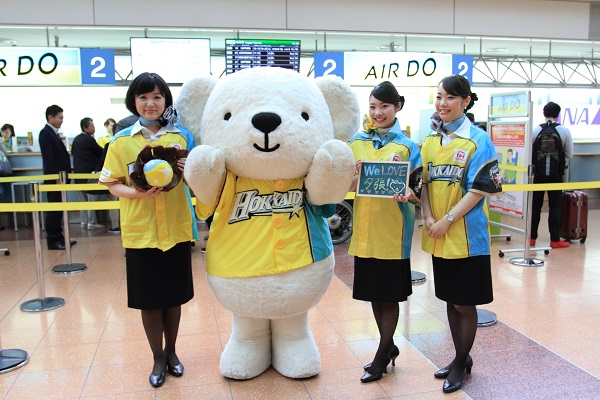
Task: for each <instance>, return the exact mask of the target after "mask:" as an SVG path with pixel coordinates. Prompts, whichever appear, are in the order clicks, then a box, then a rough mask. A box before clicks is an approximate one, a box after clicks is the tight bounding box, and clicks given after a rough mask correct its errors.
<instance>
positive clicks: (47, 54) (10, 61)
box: [0, 47, 115, 86]
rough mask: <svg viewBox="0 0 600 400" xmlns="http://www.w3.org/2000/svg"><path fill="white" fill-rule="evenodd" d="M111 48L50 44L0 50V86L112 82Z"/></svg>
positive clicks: (113, 82) (113, 79)
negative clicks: (53, 45) (65, 46)
mask: <svg viewBox="0 0 600 400" xmlns="http://www.w3.org/2000/svg"><path fill="white" fill-rule="evenodd" d="M114 84H115V61H114V51H112V50H98V49H69V48H52V47H9V48H3V49H0V86H72V85H114Z"/></svg>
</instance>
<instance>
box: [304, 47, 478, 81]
mask: <svg viewBox="0 0 600 400" xmlns="http://www.w3.org/2000/svg"><path fill="white" fill-rule="evenodd" d="M314 57H315V77H319V76H324V75H336V76H339V77H341V78H343V79H344V81H346V83H348V84H349V85H351V86H374V85H376V84H377V83H379V82H381V81H383V80H387V81H390V82H392V83H393V84H394V85H395V86H415V87H418V86H429V87H431V86H437V85H438V84H439V83H440V81H441V80H442V78H444V77H446V76H448V75H453V74H460V75H464V76H465V77H466V78H467V79H468V80H469V82H472V78H473V57H472V56H465V55H455V54H438V53H398V52H385V53H380V52H377V53H375V52H373V53H369V52H348V53H339V52H317V53H315V55H314Z"/></svg>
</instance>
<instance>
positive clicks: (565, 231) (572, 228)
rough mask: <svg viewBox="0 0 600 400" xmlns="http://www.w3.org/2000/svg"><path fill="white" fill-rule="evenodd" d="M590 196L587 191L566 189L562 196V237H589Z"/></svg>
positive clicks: (582, 239)
mask: <svg viewBox="0 0 600 400" xmlns="http://www.w3.org/2000/svg"><path fill="white" fill-rule="evenodd" d="M587 215H588V196H587V193H585V192H580V191H577V190H574V191H565V192H563V198H562V215H561V224H560V237H562V238H565V239H568V240H578V239H579V240H581V243H585V239H586V238H587Z"/></svg>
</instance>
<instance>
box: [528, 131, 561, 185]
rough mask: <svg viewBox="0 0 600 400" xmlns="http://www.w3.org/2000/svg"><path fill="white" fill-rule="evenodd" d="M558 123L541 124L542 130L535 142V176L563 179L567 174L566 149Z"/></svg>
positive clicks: (533, 160)
mask: <svg viewBox="0 0 600 400" xmlns="http://www.w3.org/2000/svg"><path fill="white" fill-rule="evenodd" d="M557 125H558V124H557V123H556V122H550V121H548V122H547V123H545V124H540V127H541V128H542V130H541V131H540V133H539V134H538V135H537V137H536V138H535V140H534V141H533V156H532V158H531V160H532V163H533V165H534V166H535V171H534V173H535V176H552V177H561V176H563V175H564V173H565V164H566V163H565V160H566V157H565V149H564V148H563V143H562V140H561V139H560V135H559V133H558V131H557V130H556V126H557Z"/></svg>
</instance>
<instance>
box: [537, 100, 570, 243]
mask: <svg viewBox="0 0 600 400" xmlns="http://www.w3.org/2000/svg"><path fill="white" fill-rule="evenodd" d="M559 114H560V106H559V105H558V104H556V103H553V102H549V103H548V104H546V105H545V106H544V117H545V118H546V122H545V123H543V124H541V125H539V126H536V127H534V128H533V131H532V140H533V146H532V149H533V154H532V158H531V163H532V164H533V166H534V177H533V182H534V183H559V182H563V180H564V174H565V168H566V162H567V160H568V159H569V158H570V157H571V156H572V155H573V139H572V138H571V132H570V131H569V130H568V129H567V128H565V127H564V126H562V125H560V124H558V123H557V122H556V121H557V120H558V116H559ZM547 192H548V208H549V212H548V228H549V230H550V247H551V248H553V249H558V248H562V247H569V242H561V240H560V218H561V215H560V214H561V198H562V190H548V191H547ZM543 203H544V191H534V192H533V200H532V207H531V239H530V244H531V246H535V240H536V239H537V237H538V225H539V224H540V215H541V212H542V205H543Z"/></svg>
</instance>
